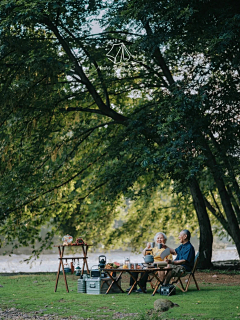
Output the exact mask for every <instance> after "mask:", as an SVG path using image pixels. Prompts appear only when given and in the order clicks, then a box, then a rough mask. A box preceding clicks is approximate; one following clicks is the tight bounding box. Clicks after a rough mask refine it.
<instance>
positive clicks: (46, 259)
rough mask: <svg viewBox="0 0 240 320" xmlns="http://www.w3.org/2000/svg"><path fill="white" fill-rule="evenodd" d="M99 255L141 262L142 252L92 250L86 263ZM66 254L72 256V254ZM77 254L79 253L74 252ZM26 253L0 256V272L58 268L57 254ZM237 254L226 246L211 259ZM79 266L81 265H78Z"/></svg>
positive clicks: (223, 258) (237, 257) (120, 260)
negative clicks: (35, 256) (32, 257)
mask: <svg viewBox="0 0 240 320" xmlns="http://www.w3.org/2000/svg"><path fill="white" fill-rule="evenodd" d="M99 255H105V256H106V259H107V262H114V261H117V262H120V263H123V262H124V260H125V259H126V258H130V261H131V262H133V263H140V262H143V256H142V254H136V253H133V252H131V251H110V252H105V253H104V252H92V253H89V254H88V265H89V268H92V267H93V266H94V265H97V264H98V257H99ZM67 256H71V257H72V256H74V255H73V254H70V255H67V254H66V257H67ZM75 256H79V254H75ZM28 257H29V255H26V254H19V255H17V254H12V255H11V256H7V255H5V256H3V255H1V256H0V273H17V272H56V271H57V269H58V261H59V260H58V254H56V253H52V254H43V255H41V256H40V257H39V259H37V260H35V261H32V262H31V263H27V262H24V260H26V259H28ZM238 259H239V256H238V253H237V250H236V247H234V246H232V247H226V248H225V249H215V250H213V255H212V261H225V260H238ZM64 263H65V261H64ZM80 266H81V265H80Z"/></svg>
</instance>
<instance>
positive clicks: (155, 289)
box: [152, 272, 162, 296]
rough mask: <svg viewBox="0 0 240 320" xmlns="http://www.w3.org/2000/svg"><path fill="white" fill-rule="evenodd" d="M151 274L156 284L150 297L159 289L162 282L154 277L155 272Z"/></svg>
mask: <svg viewBox="0 0 240 320" xmlns="http://www.w3.org/2000/svg"><path fill="white" fill-rule="evenodd" d="M152 274H153V276H154V278H156V279H157V283H156V285H155V288H154V290H153V293H152V296H154V295H155V293H156V291H157V289H158V288H159V285H160V284H162V281H161V280H160V279H159V277H158V276H157V275H156V273H155V272H153V273H152Z"/></svg>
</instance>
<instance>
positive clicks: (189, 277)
mask: <svg viewBox="0 0 240 320" xmlns="http://www.w3.org/2000/svg"><path fill="white" fill-rule="evenodd" d="M198 259H199V252H198V253H197V254H196V256H195V259H194V265H193V268H192V271H190V272H187V274H186V275H185V276H184V277H187V276H188V278H187V283H186V287H185V288H184V285H183V283H182V280H181V277H178V278H177V279H176V280H174V281H172V284H173V283H176V286H178V287H179V289H181V290H182V292H187V291H188V287H189V285H190V280H191V278H193V280H194V282H195V284H196V287H197V290H200V288H199V286H198V283H197V280H196V278H195V275H194V273H195V270H196V268H197V263H198ZM184 277H182V278H184ZM179 284H180V285H181V286H180V285H179Z"/></svg>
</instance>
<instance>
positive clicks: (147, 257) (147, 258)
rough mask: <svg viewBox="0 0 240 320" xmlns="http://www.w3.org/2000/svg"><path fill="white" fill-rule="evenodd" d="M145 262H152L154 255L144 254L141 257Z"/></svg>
mask: <svg viewBox="0 0 240 320" xmlns="http://www.w3.org/2000/svg"><path fill="white" fill-rule="evenodd" d="M143 259H144V261H145V263H153V262H154V257H153V255H151V254H148V255H146V256H145V257H143Z"/></svg>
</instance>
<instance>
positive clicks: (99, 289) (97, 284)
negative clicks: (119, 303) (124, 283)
mask: <svg viewBox="0 0 240 320" xmlns="http://www.w3.org/2000/svg"><path fill="white" fill-rule="evenodd" d="M111 283H112V280H111V279H110V278H88V279H86V292H87V293H88V294H104V293H106V291H107V289H108V287H109V285H110V284H111ZM118 284H119V285H120V286H121V279H119V280H118ZM120 292H121V290H120V289H119V288H118V286H117V285H116V283H114V285H113V286H112V288H111V290H110V291H109V293H120Z"/></svg>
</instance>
